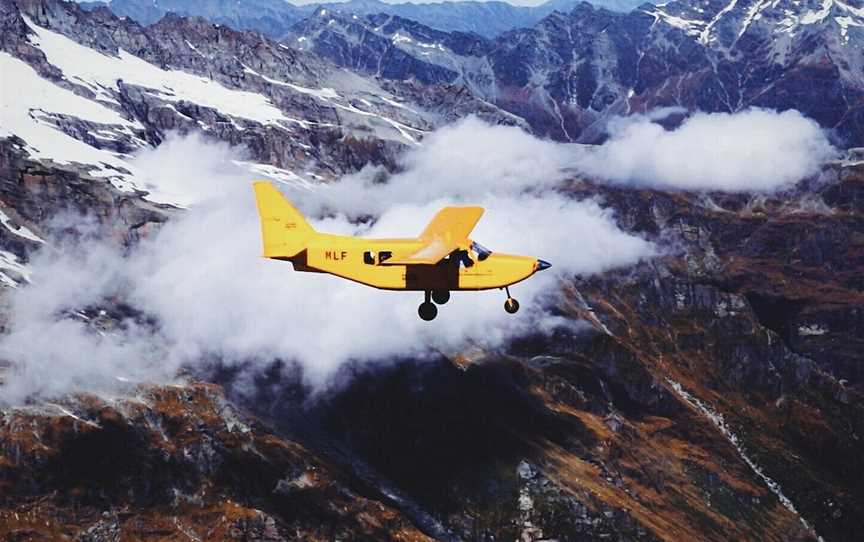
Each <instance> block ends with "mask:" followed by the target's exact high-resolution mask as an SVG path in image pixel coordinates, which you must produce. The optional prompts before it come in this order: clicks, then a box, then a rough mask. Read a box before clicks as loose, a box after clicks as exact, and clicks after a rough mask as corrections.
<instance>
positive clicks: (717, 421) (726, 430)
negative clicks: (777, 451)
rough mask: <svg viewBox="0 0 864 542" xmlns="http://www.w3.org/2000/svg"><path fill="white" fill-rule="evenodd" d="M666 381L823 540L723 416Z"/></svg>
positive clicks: (676, 385)
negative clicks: (745, 446)
mask: <svg viewBox="0 0 864 542" xmlns="http://www.w3.org/2000/svg"><path fill="white" fill-rule="evenodd" d="M666 382H667V383H668V384H669V386H670V387H671V388H672V389H673V390H674V391H675V393H676V394H677V395H678V397H680V398H681V399H682V400H683V401H684V402H685V403H687V404H688V405H690V406H691V407H693V408H694V409H696V410H697V411H699V412H700V413H702V415H703V416H705V417H706V418H708V419H709V420H711V423H712V424H714V427H716V428H717V429H718V430H719V431H720V433H722V434H723V436H724V437H726V440H728V441H729V443H730V444H731V445H732V446H733V447H734V448H735V450H737V451H738V455H739V456H740V457H741V459H743V460H744V462H745V463H747V466H749V467H750V470H752V471H753V472H754V473H756V475H757V476H758V477H759V478H761V479H762V481H763V482H764V483H765V485H766V486H768V489H770V490H771V492H772V493H774V495H776V496H777V499H778V500H779V501H780V504H782V505H783V506H784V507H785V508H786V509H787V510H789V511H790V512H792V513H793V514H795V516H797V517H798V519H799V520H800V521H801V524H802V525H804V527H806V528H807V530H808V531H810V532H811V533H813V534H814V535H815V536H816V538H817V539H818V540H819V542H824V541H823V540H822V537H821V536H819V535H818V534H816V531H815V530H814V529H813V527H812V526H811V525H810V523H808V522H807V520H806V519H804V518H803V517H802V516H801V514H799V513H798V510H797V509H796V508H795V505H794V504H792V501H791V500H789V497H787V496H786V495H785V494H784V493H783V489H782V488H781V487H780V484H778V483H777V482H775V481H774V480H773V479H771V478H770V477H769V476H768V475H767V474H765V471H763V470H762V468H761V467H760V466H759V465H757V464H756V462H754V461H753V460H752V459H751V458H750V456H749V455H747V452H746V451H745V450H744V448H743V446H742V445H741V441H740V440H739V439H738V435H736V434H735V433H734V432H733V431H732V429H731V428H730V427H729V426H728V425H727V424H726V420H725V418H723V415H722V414H720V413H719V412H717V411H716V410H714V409H713V408H712V407H711V406H710V405H709V404H708V403H705V402H704V401H701V400H700V399H698V398H696V397H695V396H693V395H691V394H690V393H688V392H687V391H686V390H685V389H684V387H683V386H681V384H680V383H679V382H677V381H675V380H673V379H672V378H669V377H667V378H666Z"/></svg>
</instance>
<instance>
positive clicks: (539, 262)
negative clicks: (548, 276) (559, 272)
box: [535, 260, 552, 271]
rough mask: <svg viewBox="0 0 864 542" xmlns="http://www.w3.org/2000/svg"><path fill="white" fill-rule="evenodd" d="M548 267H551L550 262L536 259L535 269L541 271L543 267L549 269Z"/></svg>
mask: <svg viewBox="0 0 864 542" xmlns="http://www.w3.org/2000/svg"><path fill="white" fill-rule="evenodd" d="M550 267H552V264H551V263H549V262H547V261H546V260H537V263H536V264H535V270H536V271H543V270H544V269H549V268H550Z"/></svg>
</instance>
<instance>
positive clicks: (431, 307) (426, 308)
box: [417, 301, 438, 322]
mask: <svg viewBox="0 0 864 542" xmlns="http://www.w3.org/2000/svg"><path fill="white" fill-rule="evenodd" d="M417 314H419V315H420V318H422V319H424V320H426V321H427V322H429V321H431V320H434V319H435V317H436V316H438V307H436V306H435V304H434V303H430V302H429V301H424V302H423V303H420V307H419V308H418V309H417Z"/></svg>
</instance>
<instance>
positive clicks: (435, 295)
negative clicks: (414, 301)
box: [432, 290, 450, 305]
mask: <svg viewBox="0 0 864 542" xmlns="http://www.w3.org/2000/svg"><path fill="white" fill-rule="evenodd" d="M432 301H434V302H435V303H437V304H439V305H443V304H444V303H447V302H448V301H450V290H433V291H432Z"/></svg>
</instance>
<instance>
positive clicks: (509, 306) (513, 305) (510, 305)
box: [504, 297, 519, 314]
mask: <svg viewBox="0 0 864 542" xmlns="http://www.w3.org/2000/svg"><path fill="white" fill-rule="evenodd" d="M504 310H505V311H507V312H509V313H510V314H516V311H518V310H519V302H518V301H516V300H515V299H513V298H512V297H508V298H507V301H505V302H504Z"/></svg>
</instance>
